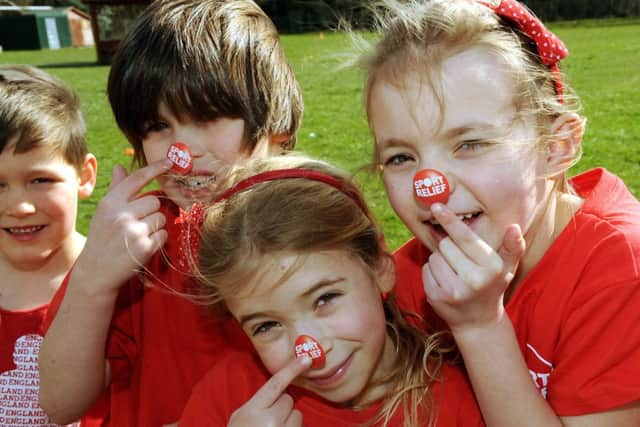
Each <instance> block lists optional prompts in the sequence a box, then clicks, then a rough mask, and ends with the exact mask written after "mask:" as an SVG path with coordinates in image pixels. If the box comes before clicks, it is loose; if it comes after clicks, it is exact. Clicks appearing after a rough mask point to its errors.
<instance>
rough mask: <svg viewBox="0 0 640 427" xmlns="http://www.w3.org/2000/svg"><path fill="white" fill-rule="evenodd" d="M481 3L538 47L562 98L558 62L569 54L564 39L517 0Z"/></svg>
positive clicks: (489, 0)
mask: <svg viewBox="0 0 640 427" xmlns="http://www.w3.org/2000/svg"><path fill="white" fill-rule="evenodd" d="M478 2H479V3H481V4H483V5H485V6H487V7H489V8H490V9H492V10H493V11H495V13H496V14H497V15H498V16H501V17H502V18H505V19H507V20H509V21H511V22H512V23H513V24H515V26H516V27H517V28H518V29H519V30H520V31H521V32H522V33H524V34H526V35H527V36H528V37H529V38H530V39H531V40H533V42H534V43H535V44H536V46H537V48H538V55H540V59H541V60H542V63H543V64H544V65H546V66H547V67H549V69H550V70H551V71H552V72H553V73H554V75H555V87H556V93H557V94H558V97H559V98H560V99H561V98H562V80H561V79H560V69H559V68H558V62H560V60H562V59H564V58H566V57H567V56H568V55H569V51H568V50H567V48H566V47H565V45H564V43H562V40H560V39H559V38H558V37H557V36H556V35H555V34H553V33H552V32H551V31H549V30H547V28H546V27H545V26H544V24H543V23H542V22H541V21H540V20H539V19H538V18H536V17H535V16H534V15H533V14H532V13H531V12H529V10H528V9H527V8H526V7H525V6H524V5H523V4H521V3H519V2H517V1H516V0H484V1H482V0H479V1H478Z"/></svg>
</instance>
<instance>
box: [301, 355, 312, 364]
mask: <svg viewBox="0 0 640 427" xmlns="http://www.w3.org/2000/svg"><path fill="white" fill-rule="evenodd" d="M298 359H299V360H300V364H302V366H311V363H312V362H313V360H311V358H310V357H309V356H307V355H304V356H300V357H298Z"/></svg>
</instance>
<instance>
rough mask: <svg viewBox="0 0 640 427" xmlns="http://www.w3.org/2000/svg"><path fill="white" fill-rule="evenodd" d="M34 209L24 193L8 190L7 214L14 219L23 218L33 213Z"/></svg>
mask: <svg viewBox="0 0 640 427" xmlns="http://www.w3.org/2000/svg"><path fill="white" fill-rule="evenodd" d="M35 211H36V207H35V205H34V203H33V202H32V201H31V200H29V198H28V197H27V194H26V192H25V191H21V190H10V191H9V194H7V213H8V214H9V215H12V216H15V217H23V216H27V215H31V214H33V213H35Z"/></svg>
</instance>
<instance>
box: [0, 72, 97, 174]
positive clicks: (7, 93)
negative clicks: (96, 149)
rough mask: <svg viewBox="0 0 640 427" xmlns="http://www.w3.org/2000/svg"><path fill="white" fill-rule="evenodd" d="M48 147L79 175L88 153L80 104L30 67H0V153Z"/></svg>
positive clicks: (66, 90) (54, 81)
mask: <svg viewBox="0 0 640 427" xmlns="http://www.w3.org/2000/svg"><path fill="white" fill-rule="evenodd" d="M9 146H12V147H13V150H14V152H15V153H25V152H27V151H30V150H32V149H35V148H38V147H43V146H46V147H49V148H50V149H51V150H52V151H53V152H55V153H59V154H60V155H61V156H62V157H63V158H64V159H65V160H66V161H67V162H68V163H69V164H70V165H72V166H74V167H75V168H76V170H77V171H78V172H79V171H80V170H81V169H82V165H83V164H84V160H85V156H86V155H87V153H88V148H87V144H86V127H85V123H84V118H83V116H82V112H81V111H80V101H79V99H78V97H77V96H76V94H75V93H74V92H73V91H72V90H71V89H69V88H68V87H67V86H66V85H65V84H64V83H63V82H62V81H60V80H59V79H57V78H55V77H53V76H51V75H50V74H48V73H46V72H44V71H42V70H40V69H38V68H35V67H32V66H30V65H2V66H0V153H2V152H3V151H4V150H5V149H8V147H9Z"/></svg>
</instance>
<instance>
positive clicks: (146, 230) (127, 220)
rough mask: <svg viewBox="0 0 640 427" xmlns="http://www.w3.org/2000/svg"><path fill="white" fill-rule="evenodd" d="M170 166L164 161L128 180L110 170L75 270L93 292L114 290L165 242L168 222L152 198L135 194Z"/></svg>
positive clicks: (120, 171) (124, 174)
mask: <svg viewBox="0 0 640 427" xmlns="http://www.w3.org/2000/svg"><path fill="white" fill-rule="evenodd" d="M170 167H171V164H170V162H169V161H167V160H164V161H160V162H157V163H153V164H150V165H148V166H146V167H144V168H141V169H139V170H137V171H136V172H134V173H132V174H131V175H129V176H127V172H126V171H125V170H124V168H123V167H122V166H120V165H118V166H116V167H115V168H114V170H113V175H112V181H111V184H110V185H109V190H108V192H107V194H106V196H105V197H104V198H103V199H102V200H101V201H100V203H99V204H98V207H97V209H96V212H95V215H94V217H93V220H92V221H91V226H90V228H89V235H88V237H87V242H86V244H85V247H84V249H83V251H82V253H81V254H80V257H79V258H78V262H77V264H76V267H75V268H74V271H77V270H80V271H82V272H83V273H84V274H91V276H90V277H93V279H92V285H93V286H95V287H97V289H96V288H94V289H93V291H96V292H100V291H106V292H110V291H116V290H117V289H118V288H119V286H120V285H121V284H122V283H123V282H125V281H126V280H127V279H129V278H130V277H131V275H132V274H133V272H134V271H135V270H136V269H137V268H139V267H141V266H143V265H144V264H145V263H146V262H147V261H148V260H149V259H150V258H151V256H152V255H153V254H154V253H155V252H156V251H157V250H158V249H160V248H161V247H162V246H163V245H164V243H165V242H166V241H167V231H166V230H165V229H164V225H165V222H166V218H165V217H164V215H163V214H162V213H161V212H159V209H160V200H159V199H158V198H157V197H155V196H145V197H138V193H139V192H140V190H142V189H143V188H144V187H145V186H146V185H147V184H148V183H149V182H151V181H152V180H153V179H154V178H155V177H157V176H158V175H160V174H162V173H164V172H166V171H167V169H169V168H170Z"/></svg>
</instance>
